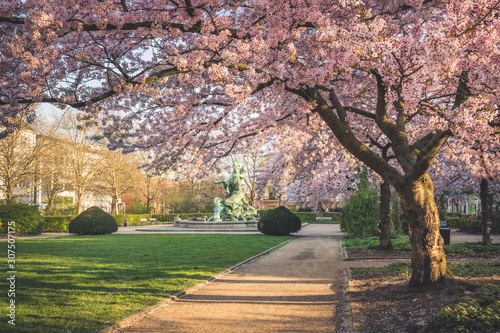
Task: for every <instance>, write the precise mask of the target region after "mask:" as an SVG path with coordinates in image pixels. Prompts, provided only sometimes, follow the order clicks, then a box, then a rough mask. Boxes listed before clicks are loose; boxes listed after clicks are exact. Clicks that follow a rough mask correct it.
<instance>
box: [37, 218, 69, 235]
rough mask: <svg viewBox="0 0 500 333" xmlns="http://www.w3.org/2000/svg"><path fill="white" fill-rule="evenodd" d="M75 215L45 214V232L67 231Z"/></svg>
mask: <svg viewBox="0 0 500 333" xmlns="http://www.w3.org/2000/svg"><path fill="white" fill-rule="evenodd" d="M74 218H75V216H71V215H70V216H45V217H44V218H43V219H44V221H45V223H44V226H43V232H66V231H68V224H69V223H70V222H71V220H73V219H74Z"/></svg>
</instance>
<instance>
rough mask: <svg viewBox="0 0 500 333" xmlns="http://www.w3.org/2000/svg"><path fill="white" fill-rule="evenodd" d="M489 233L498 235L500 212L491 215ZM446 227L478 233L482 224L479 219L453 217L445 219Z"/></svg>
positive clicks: (499, 230) (464, 216)
mask: <svg viewBox="0 0 500 333" xmlns="http://www.w3.org/2000/svg"><path fill="white" fill-rule="evenodd" d="M491 222H492V225H491V231H492V232H496V233H500V212H496V213H493V214H492V215H491ZM446 224H447V225H448V227H450V228H453V229H458V230H460V231H464V232H471V233H480V232H481V231H482V222H481V218H480V217H471V216H468V215H462V216H453V217H448V218H447V219H446Z"/></svg>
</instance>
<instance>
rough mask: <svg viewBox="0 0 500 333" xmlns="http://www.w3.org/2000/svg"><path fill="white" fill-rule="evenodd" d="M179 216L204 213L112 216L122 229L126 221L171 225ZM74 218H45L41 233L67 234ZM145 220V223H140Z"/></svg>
mask: <svg viewBox="0 0 500 333" xmlns="http://www.w3.org/2000/svg"><path fill="white" fill-rule="evenodd" d="M177 215H180V218H181V219H187V218H189V217H203V216H204V215H206V214H204V213H185V214H184V213H183V214H124V215H113V217H114V218H115V219H116V223H118V225H119V226H121V227H123V222H124V221H125V220H128V225H129V226H137V225H149V224H159V223H173V222H174V217H175V216H177ZM75 217H76V216H73V215H69V216H45V217H44V219H45V225H44V227H43V232H67V231H68V224H69V223H70V222H71V220H73V219H74V218H75ZM144 219H146V220H147V221H141V220H144ZM150 219H156V221H150Z"/></svg>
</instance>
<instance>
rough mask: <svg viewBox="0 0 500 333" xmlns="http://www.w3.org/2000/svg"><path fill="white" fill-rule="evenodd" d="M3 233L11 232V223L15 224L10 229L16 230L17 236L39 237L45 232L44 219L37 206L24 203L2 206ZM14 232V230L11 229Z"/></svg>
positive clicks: (4, 204)
mask: <svg viewBox="0 0 500 333" xmlns="http://www.w3.org/2000/svg"><path fill="white" fill-rule="evenodd" d="M0 221H2V225H1V229H0V230H1V232H2V233H7V232H8V231H9V223H10V222H15V223H13V224H11V225H10V227H13V228H15V230H16V234H21V235H22V234H27V235H38V234H40V233H42V231H43V224H44V221H43V217H42V215H41V214H40V211H39V210H38V207H37V206H32V205H27V204H23V203H17V202H16V203H2V204H0ZM11 230H12V229H11Z"/></svg>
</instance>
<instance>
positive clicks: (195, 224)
mask: <svg viewBox="0 0 500 333" xmlns="http://www.w3.org/2000/svg"><path fill="white" fill-rule="evenodd" d="M258 222H259V221H258V220H250V221H212V222H207V221H192V220H176V221H174V227H177V228H190V229H241V228H254V229H255V230H257V223H258Z"/></svg>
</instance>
